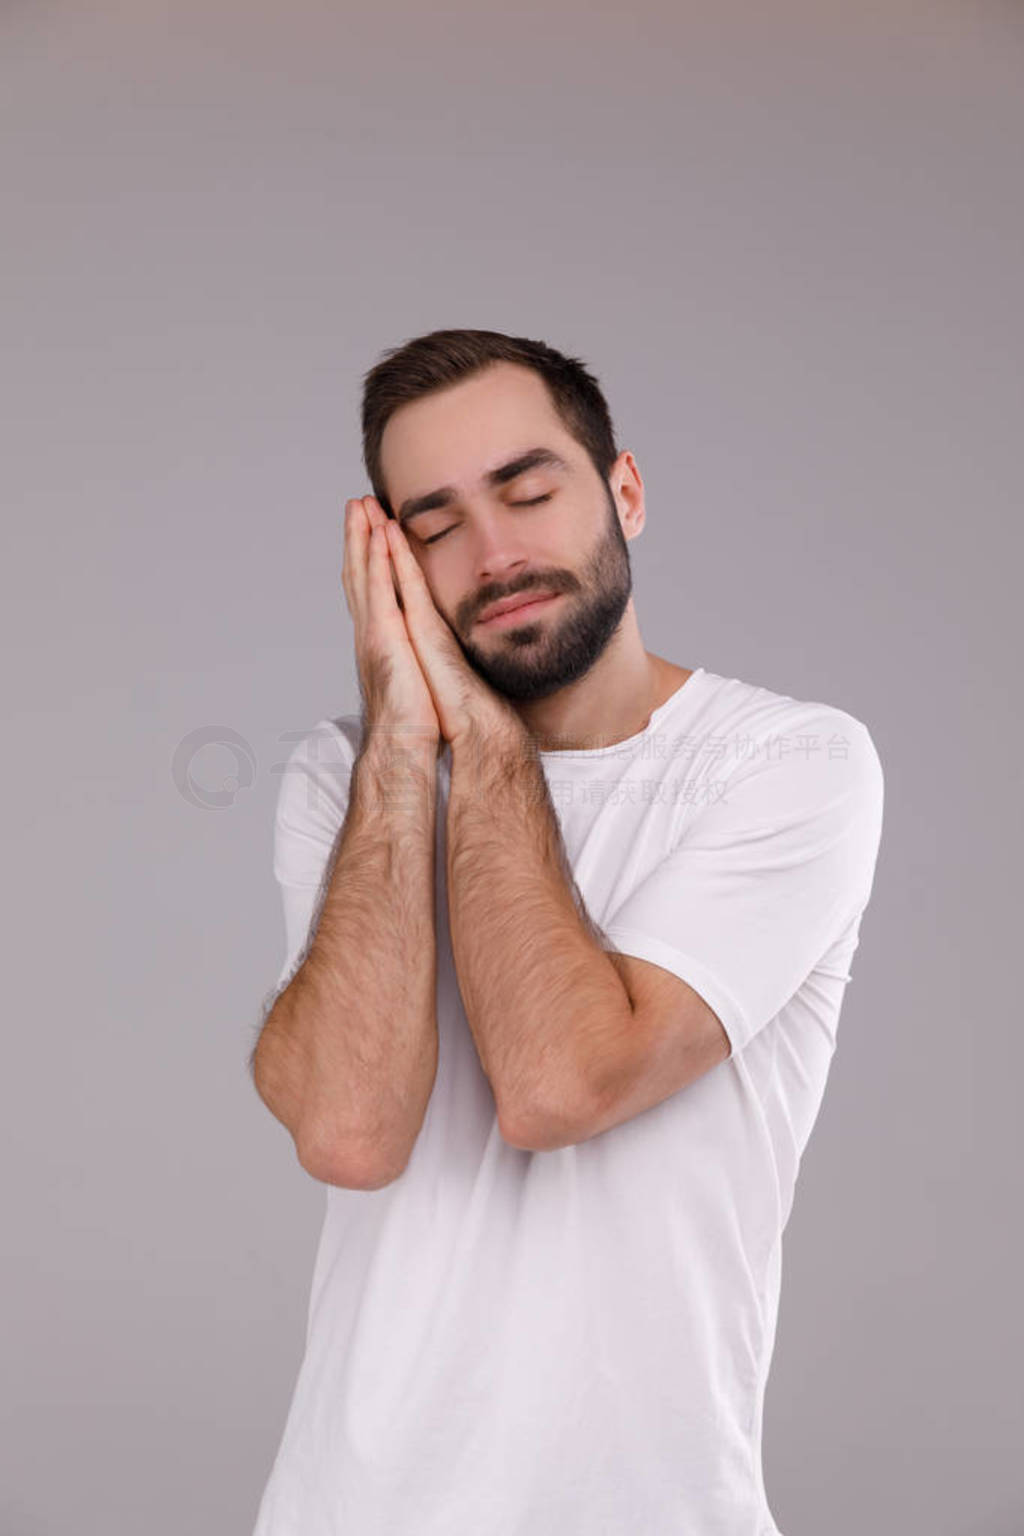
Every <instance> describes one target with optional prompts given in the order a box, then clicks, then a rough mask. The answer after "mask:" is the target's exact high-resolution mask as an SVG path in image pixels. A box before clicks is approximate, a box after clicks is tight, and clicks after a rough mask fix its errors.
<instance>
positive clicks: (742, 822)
mask: <svg viewBox="0 0 1024 1536" xmlns="http://www.w3.org/2000/svg"><path fill="white" fill-rule="evenodd" d="M820 729H821V731H822V733H823V734H822V735H821V737H820V739H821V740H822V741H823V742H826V743H827V741H828V738H830V737H832V738H833V739H834V738H835V737H837V736H838V737H839V738H841V740H842V742H843V746H844V749H845V750H844V751H843V752H836V753H835V754H834V755H833V753H832V749H831V748H830V746H828V745H827V744H826V745H824V746H822V748H821V749H820V750H817V751H815V752H813V753H812V754H811V755H809V756H806V757H805V756H797V755H795V754H789V755H785V756H780V757H776V758H774V759H770V758H761V759H760V760H755V761H753V762H749V763H746V762H745V763H744V764H743V765H742V767H741V768H740V769H738V770H737V771H736V773H734V774H733V775H732V776H731V777H730V778H729V780H728V781H727V784H726V788H725V792H724V794H723V795H722V797H721V798H720V799H718V800H717V801H715V802H713V803H712V804H710V805H708V806H706V807H704V808H703V809H701V810H700V812H699V813H698V814H697V815H696V816H695V817H694V818H693V820H692V821H691V822H690V823H689V824H688V825H687V826H686V827H685V828H684V831H683V833H682V835H681V836H680V839H679V841H678V843H677V844H676V845H675V846H674V847H673V848H672V849H671V851H670V852H669V853H668V854H667V855H666V857H665V858H664V859H663V860H662V861H661V862H660V863H659V864H657V865H656V866H655V868H654V869H653V870H652V871H651V873H650V874H649V875H647V876H646V877H645V878H644V879H643V880H642V881H641V882H640V884H639V885H638V886H637V887H636V888H635V889H634V890H633V891H632V892H631V893H630V894H629V895H628V896H627V897H626V898H625V900H624V901H623V902H622V903H621V905H619V906H618V907H617V908H614V909H613V910H612V912H611V915H610V919H609V921H608V923H607V924H606V925H605V926H604V930H603V931H604V933H605V936H606V938H607V940H608V947H610V948H612V949H614V950H616V951H618V952H619V953H621V954H627V955H635V956H637V957H638V958H639V959H642V960H650V961H652V962H653V963H654V964H656V965H659V966H661V967H663V968H664V969H665V970H668V971H671V972H672V973H673V974H675V975H677V976H679V977H680V978H681V979H682V980H683V981H686V982H687V983H688V984H689V985H690V986H691V987H693V988H694V990H695V991H697V992H699V993H700V995H701V996H702V997H703V999H704V1001H705V1002H706V1003H707V1004H708V1005H709V1007H711V1008H713V1009H714V1011H715V1013H716V1014H717V1015H718V1017H719V1019H720V1020H721V1022H722V1025H723V1027H724V1029H725V1031H726V1034H727V1035H728V1037H729V1041H730V1045H731V1048H732V1053H733V1054H736V1053H737V1052H738V1051H741V1050H742V1049H743V1048H744V1047H745V1046H746V1045H747V1044H749V1042H750V1041H751V1040H752V1039H753V1037H754V1036H755V1035H756V1034H757V1032H758V1031H759V1030H760V1029H761V1028H763V1026H764V1025H765V1024H767V1023H768V1022H769V1021H770V1020H771V1019H773V1018H774V1017H775V1016H776V1015H777V1014H778V1013H779V1011H780V1010H781V1009H782V1007H783V1006H784V1005H785V1004H786V1003H787V1002H788V1001H789V999H790V998H791V997H792V996H793V995H794V993H795V992H796V991H797V989H798V988H799V987H800V986H801V985H802V984H803V982H804V981H805V980H806V979H807V977H808V976H809V975H810V973H811V971H812V970H814V968H815V966H816V964H817V963H818V962H819V961H820V960H821V959H822V958H823V957H824V956H825V955H826V953H827V951H828V950H829V948H830V947H831V946H832V945H833V944H834V943H835V942H836V940H837V939H838V938H840V936H842V935H843V934H844V932H846V930H847V929H848V927H849V925H850V924H851V923H857V922H858V921H859V918H860V915H861V913H862V912H863V910H864V908H865V907H866V905H867V902H868V898H869V896H870V894H871V888H872V884H873V880H874V870H875V863H876V859H877V855H878V848H879V843H880V839H881V830H882V810H883V796H884V779H883V773H882V765H881V762H880V760H879V757H878V753H877V751H876V750H875V745H874V742H873V741H872V739H871V736H870V733H869V731H868V729H867V727H866V726H865V725H864V724H863V723H862V722H861V721H859V720H856V719H855V718H854V717H853V716H852V715H847V714H846V713H845V711H832V712H830V714H829V716H828V717H827V718H823V719H822V720H821V722H820Z"/></svg>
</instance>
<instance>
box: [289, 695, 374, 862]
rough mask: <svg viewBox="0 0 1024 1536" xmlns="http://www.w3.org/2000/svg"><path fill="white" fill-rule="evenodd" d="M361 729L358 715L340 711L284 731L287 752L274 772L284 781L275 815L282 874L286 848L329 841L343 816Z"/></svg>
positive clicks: (346, 806)
mask: <svg viewBox="0 0 1024 1536" xmlns="http://www.w3.org/2000/svg"><path fill="white" fill-rule="evenodd" d="M361 733H362V724H361V719H360V717H359V716H358V715H341V716H338V717H335V718H330V717H328V716H324V717H323V718H322V719H320V720H318V721H317V722H316V723H315V724H314V725H312V726H310V727H309V728H307V729H304V730H301V731H296V732H290V733H285V734H284V735H282V736H281V738H280V740H281V741H282V743H284V746H285V751H284V753H283V755H282V757H281V759H280V760H279V761H278V762H277V763H275V764H274V765H273V767H272V768H271V773H272V774H274V775H276V776H277V777H278V778H279V780H280V784H279V788H278V791H277V802H276V807H275V812H274V819H275V823H276V827H277V848H278V862H279V864H280V865H281V866H282V867H281V869H280V871H279V872H280V873H281V874H282V875H287V873H288V871H287V870H286V869H284V867H283V866H284V865H285V864H286V863H288V862H289V861H288V857H287V855H286V852H285V850H286V849H288V848H290V847H292V846H296V845H298V846H302V845H304V844H306V843H307V842H308V841H310V840H312V841H314V842H316V843H322V842H324V841H325V840H329V839H330V838H332V837H333V835H334V833H335V832H336V831H337V829H338V827H339V826H340V825H341V823H342V821H343V820H344V819H345V812H346V810H347V808H348V799H349V789H350V785H351V780H352V767H353V764H354V762H355V760H356V757H357V756H358V753H359V746H360V741H361Z"/></svg>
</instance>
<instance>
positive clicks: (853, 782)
mask: <svg viewBox="0 0 1024 1536" xmlns="http://www.w3.org/2000/svg"><path fill="white" fill-rule="evenodd" d="M705 676H706V680H707V683H708V684H709V685H710V686H708V687H707V688H706V690H705V694H704V696H703V697H704V706H703V708H702V709H701V711H700V712H699V717H698V719H697V720H696V721H695V722H694V730H695V731H696V732H697V733H698V734H699V735H700V736H702V737H703V738H704V740H705V741H706V742H707V743H708V744H709V748H708V749H709V750H710V748H711V746H713V748H714V751H715V752H716V754H717V757H718V761H719V764H720V766H721V768H722V770H723V773H722V777H723V778H725V779H727V780H728V782H729V784H730V786H731V787H732V788H736V787H738V786H740V785H744V784H746V785H749V786H750V787H751V789H753V788H754V786H755V784H756V785H758V786H759V787H761V788H764V789H766V790H768V791H769V793H771V794H773V795H781V796H782V797H783V798H784V799H785V800H788V799H789V798H790V795H792V796H793V797H794V798H795V800H796V801H799V800H801V799H802V798H804V797H807V798H809V799H810V800H826V801H833V800H835V799H837V798H843V799H846V800H847V801H851V802H852V801H857V802H858V803H867V804H868V805H871V806H873V807H875V808H877V809H880V807H881V802H882V798H883V794H884V772H883V768H882V762H881V758H880V755H879V752H878V749H877V746H876V744H875V741H874V737H873V736H872V733H871V730H870V728H869V726H868V724H867V722H866V721H865V720H863V719H862V718H861V717H860V716H859V715H857V714H855V713H854V712H853V711H851V710H849V709H846V708H844V707H842V706H841V705H839V704H834V703H829V702H827V701H824V700H821V699H802V698H796V697H794V696H793V695H791V694H786V693H782V692H780V691H778V690H776V689H772V688H768V687H765V686H763V685H761V684H757V683H750V682H746V681H744V680H743V679H740V678H735V677H726V676H723V675H720V674H717V673H706V674H705Z"/></svg>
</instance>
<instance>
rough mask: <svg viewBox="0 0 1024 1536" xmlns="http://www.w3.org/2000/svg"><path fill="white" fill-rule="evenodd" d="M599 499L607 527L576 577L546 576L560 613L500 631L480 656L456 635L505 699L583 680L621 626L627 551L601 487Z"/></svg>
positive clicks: (628, 586) (544, 694) (627, 590)
mask: <svg viewBox="0 0 1024 1536" xmlns="http://www.w3.org/2000/svg"><path fill="white" fill-rule="evenodd" d="M605 494H606V496H607V500H608V511H609V518H608V522H607V524H606V526H605V530H604V533H603V535H602V538H601V541H600V543H599V544H598V547H597V549H596V550H595V551H594V553H593V555H592V556H591V557H590V559H589V561H588V562H587V566H586V569H585V570H584V572H583V575H582V578H577V577H575V576H574V575H573V574H572V573H571V572H568V571H552V572H551V582H550V584H551V586H552V587H553V588H554V590H555V591H557V592H561V593H564V594H565V597H564V600H563V603H562V607H563V609H564V610H565V611H564V612H563V613H561V614H559V616H558V617H557V618H556V617H552V618H539V619H533V620H527V621H526V622H524V623H523V625H522V626H521V627H520V628H517V629H507V630H504V631H502V632H501V642H500V645H499V646H498V647H497V648H496V649H495V650H494V651H492V652H489V653H488V654H486V655H485V654H484V653H483V651H481V650H480V648H479V647H478V646H476V645H475V644H474V643H473V642H472V641H471V640H464V639H463V638H462V636H461V635H456V639H457V640H458V642H459V645H460V646H461V648H462V654H463V655H464V656H465V658H466V661H467V662H468V663H469V665H470V666H471V667H472V668H473V670H474V672H476V673H477V674H478V675H479V676H480V677H482V678H483V680H484V682H486V683H488V684H489V685H490V686H491V687H492V688H493V689H494V690H495V692H497V693H500V694H504V696H505V697H506V698H508V699H517V700H522V701H524V702H525V701H528V700H532V699H546V698H548V697H550V695H551V694H553V693H557V692H558V691H559V689H561V688H565V687H566V686H567V685H568V684H569V683H574V682H575V681H576V679H577V678H579V677H583V675H584V674H585V673H586V672H589V670H590V668H591V667H592V666H593V665H594V663H595V661H597V659H598V657H599V656H600V655H601V654H602V652H603V651H604V649H605V647H606V646H607V645H608V643H609V641H610V640H611V639H612V637H613V635H614V634H615V632H616V631H617V629H618V627H619V625H620V624H621V622H622V615H623V614H624V613H625V611H626V607H627V605H628V603H629V599H630V595H631V593H632V590H633V582H632V570H631V567H630V562H629V546H628V545H627V543H626V540H625V537H624V536H623V532H622V529H621V527H620V525H619V519H618V514H617V513H616V510H615V502H614V499H613V497H612V493H611V488H610V487H609V485H608V483H607V482H605Z"/></svg>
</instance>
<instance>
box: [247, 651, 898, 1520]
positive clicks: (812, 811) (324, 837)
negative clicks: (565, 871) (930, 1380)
mask: <svg viewBox="0 0 1024 1536" xmlns="http://www.w3.org/2000/svg"><path fill="white" fill-rule="evenodd" d="M359 740H360V719H359V716H357V715H351V716H344V717H342V718H340V719H338V720H335V721H331V720H326V719H325V720H322V721H320V722H319V724H318V725H317V726H316V727H315V728H314V729H313V730H312V731H311V732H310V733H309V734H308V736H306V737H305V738H304V739H303V740H302V741H300V742H299V744H298V746H297V747H296V748H295V749H294V751H293V753H292V755H291V758H290V761H289V768H288V770H287V771H285V773H284V777H283V781H282V784H281V790H280V797H279V802H278V808H277V816H276V824H275V854H274V873H275V875H276V877H277V880H278V881H279V883H280V887H281V891H282V894H283V898H284V910H285V920H286V926H287V951H288V953H287V958H286V961H285V964H284V967H283V969H282V971H281V976H280V979H279V985H280V982H283V981H284V979H285V977H286V976H288V975H289V974H290V972H291V971H292V970H293V968H294V967H295V962H296V960H297V958H298V957H299V955H300V954H301V953H302V952H303V951H304V947H305V944H306V940H307V936H308V930H309V926H310V921H311V917H312V915H313V912H314V909H315V905H316V898H317V889H318V886H319V884H320V879H321V875H322V873H323V871H324V868H325V865H326V862H327V859H328V856H329V854H330V850H331V846H332V844H333V842H334V839H335V837H336V835H337V832H338V829H339V827H340V826H341V823H342V820H343V818H344V814H345V810H346V806H347V792H348V783H349V774H350V771H351V766H352V762H353V759H354V757H355V754H356V752H357V751H358V745H359ZM541 761H542V765H543V772H544V775H545V778H546V781H547V784H548V787H549V790H550V793H551V798H552V802H553V804H554V807H555V810H556V813H557V816H558V820H559V824H560V826H561V830H562V836H563V840H564V843H565V847H566V851H567V853H568V856H569V861H570V864H571V867H572V870H573V875H574V878H575V881H576V884H577V886H578V888H579V891H580V893H581V895H582V896H583V898H584V900H585V902H586V906H587V911H588V913H589V915H590V917H591V918H592V919H593V920H594V921H595V922H596V923H597V924H598V926H599V927H600V928H601V929H602V930H603V932H604V933H605V935H606V937H607V940H608V941H609V945H610V946H613V947H614V948H616V949H617V950H619V951H620V952H621V953H624V954H630V955H637V956H639V957H641V958H642V959H645V960H650V961H653V962H654V963H655V964H657V965H659V966H661V967H663V968H664V969H666V970H668V971H671V972H673V973H674V974H675V975H677V976H680V977H682V978H683V980H685V981H687V982H688V983H689V984H690V985H691V986H692V987H694V988H695V989H696V990H697V991H698V992H699V993H700V994H701V996H702V997H703V998H704V999H705V1000H706V1001H707V1002H708V1003H709V1004H710V1006H711V1007H712V1008H713V1009H714V1010H715V1012H716V1013H717V1014H718V1016H719V1018H720V1019H721V1021H722V1024H723V1025H724V1027H725V1029H726V1032H727V1034H728V1036H729V1038H730V1041H731V1045H732V1054H731V1055H730V1057H729V1058H728V1059H727V1060H725V1061H723V1062H721V1063H720V1064H719V1065H718V1066H716V1067H715V1068H713V1069H712V1070H711V1071H710V1072H707V1073H705V1075H704V1076H703V1077H701V1078H700V1079H698V1081H696V1082H695V1083H692V1084H691V1085H690V1086H689V1087H687V1088H685V1089H683V1090H681V1091H679V1092H677V1093H675V1094H673V1095H672V1096H671V1097H669V1098H667V1099H665V1100H664V1101H663V1102H662V1103H660V1104H657V1105H655V1106H653V1107H652V1108H650V1109H647V1110H645V1111H644V1112H642V1113H641V1114H638V1115H635V1116H634V1117H632V1118H631V1119H629V1120H626V1121H623V1122H622V1123H621V1124H619V1125H617V1126H614V1127H612V1128H611V1129H610V1130H607V1131H605V1132H603V1133H602V1134H600V1135H598V1136H594V1137H592V1138H590V1139H589V1140H587V1141H585V1142H581V1143H579V1144H577V1145H574V1146H568V1147H564V1148H561V1149H559V1150H557V1151H551V1152H527V1151H523V1150H521V1149H518V1148H515V1147H512V1146H509V1145H508V1143H506V1142H505V1141H504V1140H503V1139H502V1136H501V1133H500V1131H499V1129H498V1124H497V1118H496V1113H495V1108H494V1101H493V1097H492V1094H491V1090H490V1085H489V1083H488V1080H487V1078H486V1077H485V1075H484V1073H483V1070H482V1068H481V1066H480V1063H479V1059H478V1057H477V1054H476V1049H475V1046H474V1043H473V1038H472V1035H471V1033H470V1029H469V1025H468V1022H467V1020H466V1016H465V1013H464V1011H463V1008H462V1003H461V999H460V996H459V991H458V988H457V985H456V981H455V973H454V967H453V960H452V953H451V944H450V935H449V929H448V919H447V910H448V909H447V901H446V895H445V860H444V825H445V811H446V806H447V791H448V786H449V783H450V777H449V775H450V767H451V758H450V751H449V749H448V748H447V747H446V748H445V750H444V751H443V753H442V754H441V756H440V757H439V759H438V764H437V772H438V801H437V807H438V818H437V844H436V847H437V860H436V879H437V898H438V899H437V908H436V911H437V923H438V934H437V942H438V980H437V1022H438V1032H439V1060H438V1068H437V1078H436V1081H435V1084H434V1088H433V1092H432V1095H431V1098H430V1102H429V1105H428V1107H427V1112H426V1117H425V1119H424V1122H423V1126H422V1128H421V1130H420V1133H419V1137H418V1139H417V1141H416V1144H415V1147H414V1150H413V1153H412V1156H411V1158H410V1160H409V1163H408V1165H407V1167H406V1169H405V1171H404V1172H403V1173H402V1174H401V1176H400V1177H399V1178H398V1179H396V1180H395V1181H394V1182H393V1183H391V1184H388V1185H386V1186H385V1187H384V1188H382V1189H379V1190H348V1189H342V1188H337V1187H334V1186H326V1194H327V1210H326V1217H325V1221H324V1227H323V1232H322V1235H321V1239H320V1246H319V1249H318V1252H317V1258H316V1264H315V1269H314V1274H313V1282H312V1295H311V1301H310V1311H309V1322H308V1330H307V1341H306V1350H305V1355H304V1358H303V1360H302V1364H301V1369H300V1371H299V1376H298V1380H297V1383H296V1386H295V1391H294V1397H293V1400H292V1404H291V1409H290V1412H289V1414H288V1418H287V1423H286V1425H285V1429H284V1434H283V1438H282V1441H281V1444H280V1448H279V1450H278V1453H277V1457H276V1460H275V1462H274V1465H273V1469H272V1472H271V1475H270V1478H269V1481H268V1484H267V1486H266V1489H265V1491H264V1494H263V1499H262V1503H261V1506H260V1510H259V1516H258V1521H257V1525H256V1531H255V1536H779V1533H778V1528H777V1526H776V1524H775V1522H774V1520H773V1518H772V1514H771V1511H770V1510H769V1507H768V1503H767V1499H766V1496H765V1489H764V1483H763V1480H762V1472H761V1425H762V1407H763V1401H764V1391H765V1385H766V1380H767V1375H768V1367H769V1363H770V1359H771V1354H772V1347H773V1343H774V1337H775V1324H776V1317H777V1310H778V1298H779V1281H780V1273H781V1236H782V1230H783V1228H784V1226H785V1224H786V1220H787V1218H788V1216H789V1212H790V1208H791V1205H792V1200H793V1191H794V1184H795V1180H796V1175H797V1170H798V1168H799V1163H800V1157H801V1154H802V1152H803V1149H804V1147H805V1145H806V1142H807V1139H808V1136H809V1135H810V1132H811V1128H812V1126H813V1124H814V1121H815V1118H816V1116H817V1113H818V1109H819V1107H820V1103H821V1098H822V1093H823V1090H824V1087H825V1080H826V1077H827V1074H828V1069H829V1064H830V1060H831V1057H832V1054H833V1052H834V1049H835V1044H836V1025H837V1021H838V1018H839V1011H840V1006H841V1003H842V999H843V995H844V989H845V986H846V984H847V983H848V982H849V981H850V979H851V978H850V964H851V960H852V957H853V953H854V950H855V949H856V947H857V943H858V935H859V927H860V920H861V915H862V913H863V911H864V908H865V906H866V904H867V901H868V897H869V895H870V893H871V888H872V883H873V878H874V868H875V860H876V856H877V852H878V846H879V840H880V836H881V826H882V800H883V777H882V768H881V764H880V762H879V758H878V754H877V752H876V750H875V747H874V744H873V742H872V739H871V736H870V734H869V732H868V730H867V728H866V726H865V725H864V724H863V723H862V722H861V721H859V720H858V719H856V718H855V717H854V716H852V715H850V714H848V713H847V712H845V711H844V710H841V709H838V708H835V707H832V706H830V705H827V704H820V703H806V702H800V701H798V700H795V699H792V698H790V697H788V696H786V695H783V694H778V693H774V692H772V691H770V690H769V689H767V688H762V687H757V686H755V685H752V684H749V683H744V682H741V681H740V680H739V679H737V678H729V677H724V676H720V675H718V674H717V673H714V672H708V671H707V670H706V669H705V668H703V667H698V668H696V670H695V671H694V672H693V673H692V675H691V676H690V677H689V678H688V679H687V680H686V682H685V683H684V684H683V685H682V687H681V688H679V689H677V691H676V692H675V693H674V694H673V695H672V696H671V697H670V698H669V699H668V700H667V701H666V702H665V703H664V704H663V705H661V707H660V708H658V709H656V710H655V711H654V712H653V713H652V715H651V717H650V720H649V722H648V724H647V726H646V727H645V729H644V730H642V731H640V732H639V733H638V734H637V735H635V736H632V737H630V738H629V739H628V740H627V741H623V742H619V743H617V744H615V745H614V746H610V747H603V748H598V749H593V750H589V751H553V752H546V753H543V754H542V755H541Z"/></svg>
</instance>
